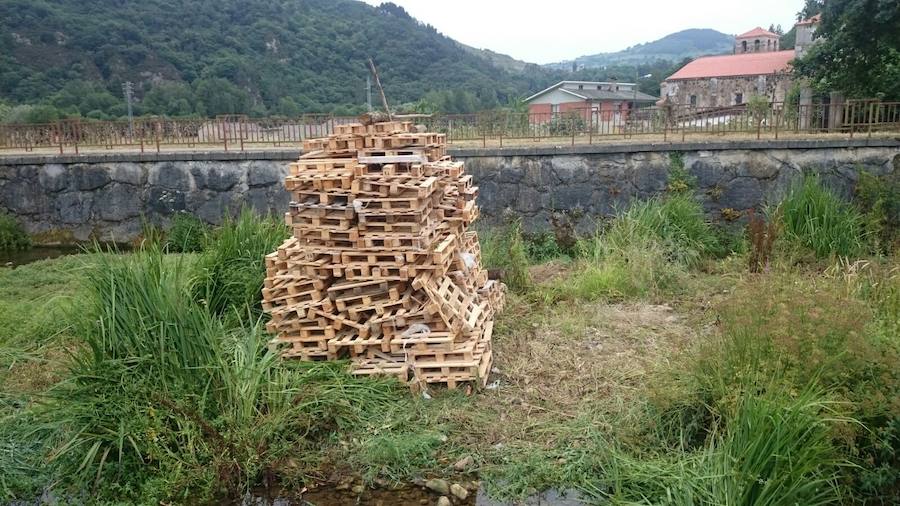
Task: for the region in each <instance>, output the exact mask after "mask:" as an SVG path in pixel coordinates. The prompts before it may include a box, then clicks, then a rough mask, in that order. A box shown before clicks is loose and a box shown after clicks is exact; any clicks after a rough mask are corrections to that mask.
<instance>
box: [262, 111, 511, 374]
mask: <svg viewBox="0 0 900 506" xmlns="http://www.w3.org/2000/svg"><path fill="white" fill-rule="evenodd" d="M334 130H335V134H334V135H331V136H329V137H328V138H326V139H322V140H315V141H312V140H311V141H309V142H306V143H304V144H305V146H304V147H305V148H306V149H307V152H306V153H305V154H304V155H303V156H302V157H301V158H300V160H298V161H297V162H296V163H294V164H291V170H290V172H291V174H290V175H289V176H288V177H287V178H286V180H285V187H286V188H287V189H288V191H289V192H290V193H291V196H292V199H293V202H292V204H291V209H290V211H289V213H288V214H287V215H286V217H285V220H286V222H287V224H288V225H289V226H290V227H291V229H292V231H293V236H294V237H292V239H291V240H289V241H286V242H285V243H284V244H282V245H281V247H279V248H278V250H276V252H274V253H273V254H271V255H267V257H266V282H265V287H264V294H263V295H264V305H265V307H266V310H267V311H268V312H269V313H270V314H271V320H270V321H269V322H268V323H267V325H266V328H267V330H269V331H270V332H272V333H275V334H276V338H275V339H273V340H272V346H277V347H278V348H279V349H280V350H281V352H282V353H283V356H285V357H298V358H300V359H302V360H333V359H335V358H340V357H345V356H347V357H350V358H351V360H352V366H351V367H352V370H353V372H354V374H360V375H373V374H388V375H395V376H397V377H398V378H400V379H401V381H406V380H407V379H408V377H409V375H410V374H413V376H414V378H415V382H414V383H413V384H412V385H413V387H415V386H416V385H420V384H426V383H430V384H445V385H447V387H448V388H455V387H457V386H458V385H459V384H461V383H462V382H473V381H484V379H485V378H486V376H487V373H488V372H489V369H490V364H491V360H492V353H491V348H490V333H491V329H492V320H491V318H492V317H493V314H494V313H495V311H496V310H498V309H499V307H500V306H501V305H502V303H503V295H504V291H503V285H502V284H501V283H499V282H493V281H490V280H488V279H487V273H486V271H484V269H483V268H481V266H480V260H481V258H480V257H481V251H480V246H479V243H478V236H477V234H475V233H468V230H467V228H468V226H469V224H470V223H471V222H472V220H474V219H475V218H477V215H478V208H477V206H476V205H475V200H476V198H477V195H478V193H477V192H478V190H477V187H475V186H474V184H473V178H472V176H471V175H468V174H465V167H464V165H463V164H462V163H460V162H453V161H452V160H450V159H449V157H447V156H446V153H445V145H446V138H445V136H444V135H442V134H435V133H418V132H412V125H411V124H410V123H408V122H383V123H375V124H371V125H365V126H364V125H363V124H361V123H356V124H346V125H335V126H334ZM411 388H412V387H411Z"/></svg>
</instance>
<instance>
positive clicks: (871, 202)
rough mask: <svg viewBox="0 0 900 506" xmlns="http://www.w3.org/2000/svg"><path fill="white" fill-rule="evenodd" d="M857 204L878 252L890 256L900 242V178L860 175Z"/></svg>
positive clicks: (864, 173)
mask: <svg viewBox="0 0 900 506" xmlns="http://www.w3.org/2000/svg"><path fill="white" fill-rule="evenodd" d="M856 202H857V204H858V206H859V208H860V209H861V210H862V211H863V212H864V213H865V224H866V230H867V231H868V232H869V234H870V237H872V239H873V240H874V241H875V248H876V250H877V251H879V252H881V253H884V254H890V253H891V251H893V249H894V248H895V246H896V245H897V244H898V242H900V176H898V175H897V174H894V175H891V176H882V177H878V176H873V175H872V174H869V173H868V172H865V171H860V173H859V182H858V183H857V185H856Z"/></svg>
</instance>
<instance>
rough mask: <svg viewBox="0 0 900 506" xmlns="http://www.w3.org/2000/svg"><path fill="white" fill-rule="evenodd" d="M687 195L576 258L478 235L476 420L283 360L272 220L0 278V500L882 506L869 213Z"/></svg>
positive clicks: (879, 234)
mask: <svg viewBox="0 0 900 506" xmlns="http://www.w3.org/2000/svg"><path fill="white" fill-rule="evenodd" d="M675 176H676V177H673V180H672V181H671V182H670V190H669V192H667V194H666V195H663V196H660V197H659V198H656V199H653V200H650V201H646V202H637V203H635V204H634V205H633V206H631V207H630V208H628V209H625V210H622V212H621V213H620V214H619V215H618V216H617V217H616V218H615V219H614V220H611V221H609V222H608V223H604V224H602V225H601V226H600V227H599V228H598V229H597V230H596V232H595V233H593V234H589V235H587V236H582V237H578V238H577V240H572V241H568V240H567V239H566V237H565V236H566V234H557V235H556V236H554V235H542V236H537V237H529V236H527V235H525V234H523V233H522V231H521V230H520V228H519V227H518V226H517V225H516V224H515V223H513V224H510V225H509V226H507V227H502V228H495V229H491V230H484V231H482V232H481V237H482V250H483V258H484V260H485V263H487V264H488V267H489V268H491V269H492V270H494V271H496V272H500V273H502V275H503V277H504V279H505V280H506V281H507V282H508V283H509V284H510V286H511V288H512V291H511V293H510V295H509V300H508V304H507V307H506V310H505V311H504V313H502V314H501V315H500V317H499V319H498V321H497V323H496V328H495V333H494V339H495V343H494V348H495V356H496V358H495V368H496V370H495V373H494V374H493V375H492V377H491V381H492V383H491V385H490V386H489V388H487V389H483V390H480V391H478V392H474V393H473V394H472V395H467V393H466V392H465V391H457V392H447V391H439V390H433V391H431V392H430V396H427V397H422V396H415V397H413V396H410V395H409V393H408V392H407V391H405V390H404V389H403V388H402V387H400V386H399V385H396V384H395V383H393V382H392V381H389V380H369V379H356V378H352V377H350V376H348V375H347V374H346V372H345V370H344V364H341V363H334V364H319V363H317V364H301V363H295V362H287V363H285V362H281V361H279V360H277V359H276V357H273V356H272V355H271V354H270V353H269V352H268V350H267V349H266V347H265V341H266V340H267V336H266V335H265V334H264V332H263V331H262V330H261V328H262V325H261V322H262V318H263V316H262V315H260V313H259V311H258V304H259V296H258V294H259V288H260V287H261V284H262V276H263V265H262V255H263V254H264V253H265V252H268V251H270V250H271V249H274V247H275V245H276V244H277V243H278V242H280V240H281V238H282V237H283V236H284V233H285V231H284V230H283V228H282V227H281V226H280V225H277V224H276V223H275V222H273V221H267V220H258V219H255V218H253V217H251V216H249V215H245V216H243V217H242V218H241V219H239V220H237V221H235V222H229V223H227V224H226V225H225V226H224V227H223V228H222V229H219V230H206V229H205V228H204V227H200V226H197V224H196V223H195V222H192V221H190V220H187V219H185V220H184V223H183V224H181V225H179V227H180V229H179V230H176V231H173V232H170V233H169V236H168V239H166V240H162V239H159V240H158V241H149V242H148V243H146V244H145V245H144V248H143V249H139V250H137V251H135V252H133V253H129V254H114V253H97V254H91V255H79V256H77V257H69V258H64V259H57V260H52V261H44V262H39V263H36V264H32V265H28V266H24V267H20V268H17V269H14V270H11V269H3V270H0V360H2V365H3V370H2V373H0V374H2V376H0V379H2V381H3V384H2V391H3V397H2V398H3V404H2V407H0V410H2V411H0V416H2V419H0V469H2V471H0V487H2V490H0V492H2V493H3V494H4V497H5V498H6V499H13V498H20V499H31V498H34V497H38V496H39V495H40V494H41V493H42V492H43V491H44V490H45V489H46V488H47V487H48V486H49V487H52V489H53V490H54V493H55V494H56V495H57V496H62V497H72V498H88V497H91V498H94V499H92V500H96V501H97V502H100V503H105V502H122V501H124V502H137V503H145V504H150V503H156V504H158V503H159V502H160V501H164V502H171V503H198V502H199V503H203V502H209V503H213V502H219V501H222V500H224V499H226V498H235V497H240V496H242V495H243V494H244V493H246V492H247V491H248V490H251V489H254V488H257V487H260V486H266V485H279V486H281V487H286V489H288V490H300V489H301V488H302V487H303V486H311V485H314V484H318V483H341V482H346V481H347V480H348V479H349V480H357V481H359V482H360V483H362V484H364V485H365V486H367V487H368V486H378V487H389V486H392V484H397V483H406V482H409V481H411V480H415V479H417V478H430V477H445V478H446V477H451V476H452V477H455V478H456V479H458V480H459V481H469V480H476V479H477V480H480V481H481V484H482V486H483V487H485V488H486V489H487V491H488V492H489V493H491V494H493V495H495V496H499V497H513V498H518V497H523V496H526V495H529V494H531V493H534V492H536V491H540V490H543V489H547V488H562V489H567V488H575V489H578V490H580V491H581V493H582V494H584V495H585V498H586V499H587V500H589V501H593V502H596V503H610V502H611V503H616V504H621V503H627V504H748V505H750V504H753V505H757V504H759V505H762V504H834V503H854V504H891V503H894V502H896V501H897V500H898V499H900V498H898V479H900V464H898V453H897V452H898V448H900V403H898V399H897V395H896V392H898V391H900V373H898V372H897V371H900V343H898V337H897V336H898V333H900V332H898V331H900V323H898V322H900V264H898V260H897V257H896V256H895V255H894V253H893V248H892V246H890V245H891V244H892V242H891V241H892V239H891V238H892V237H895V236H893V235H891V234H892V231H891V228H890V220H888V219H886V218H885V217H884V215H883V209H884V208H885V205H884V204H879V205H873V206H869V207H861V208H856V207H853V206H850V205H849V204H845V203H843V202H842V201H841V200H840V199H838V198H837V197H835V196H834V195H833V194H831V193H830V192H828V191H827V190H825V189H823V187H822V186H821V184H819V183H818V182H817V181H815V180H807V181H804V182H803V184H802V185H798V186H797V187H795V188H794V190H793V191H791V192H790V193H789V195H788V196H787V198H786V200H785V202H783V203H782V204H781V205H780V206H778V207H777V208H773V209H771V210H770V212H769V213H767V214H766V215H765V216H756V217H754V218H753V219H752V220H751V226H750V227H749V232H748V233H747V234H736V233H731V234H729V233H724V232H722V231H720V230H718V229H717V228H716V227H714V226H712V225H710V224H709V223H708V222H707V221H706V219H705V217H704V214H703V212H702V210H701V208H700V206H699V205H698V204H697V202H696V201H695V200H694V199H693V198H692V196H691V189H690V181H689V180H687V181H685V180H682V179H679V178H678V177H677V176H678V174H675ZM873 209H874V210H876V211H878V210H881V211H878V212H882V214H881V215H877V216H876V215H873V211H872V210H873ZM754 223H755V224H754ZM876 225H877V226H878V227H879V228H877V229H876V228H874V227H876ZM176 250H177V251H178V252H175V251H176ZM466 457H470V458H468V459H466ZM461 460H462V461H463V462H464V463H465V465H460V466H455V464H456V463H457V462H459V461H461ZM361 494H362V495H363V496H365V492H364V491H363V492H361Z"/></svg>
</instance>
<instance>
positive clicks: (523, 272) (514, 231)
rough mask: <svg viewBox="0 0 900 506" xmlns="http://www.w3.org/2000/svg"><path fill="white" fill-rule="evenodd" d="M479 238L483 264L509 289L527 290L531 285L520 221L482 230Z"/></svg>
mask: <svg viewBox="0 0 900 506" xmlns="http://www.w3.org/2000/svg"><path fill="white" fill-rule="evenodd" d="M479 238H480V242H481V259H482V263H483V264H484V266H485V267H486V268H487V269H489V270H492V271H495V272H497V273H498V274H500V277H501V279H502V280H503V282H504V283H506V285H507V286H508V287H509V288H510V289H511V290H514V291H517V292H525V291H527V290H528V289H529V288H530V287H531V278H530V276H529V275H528V265H529V261H528V251H527V247H526V242H525V239H524V237H523V236H522V226H521V223H519V222H518V221H514V222H512V223H510V224H508V225H507V226H505V227H502V228H499V229H494V230H491V231H485V232H482V233H481V235H479Z"/></svg>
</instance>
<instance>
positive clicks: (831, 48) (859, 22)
mask: <svg viewBox="0 0 900 506" xmlns="http://www.w3.org/2000/svg"><path fill="white" fill-rule="evenodd" d="M811 2H812V3H813V4H814V5H819V3H818V2H816V1H815V0H810V1H809V2H807V4H808V7H809V4H810V3H811ZM821 8H822V21H821V23H820V25H819V27H818V28H817V31H816V34H817V36H819V37H821V40H819V41H818V42H817V43H816V44H814V45H813V46H812V47H811V48H810V49H809V52H808V53H806V54H805V55H804V57H803V58H802V59H800V60H798V61H796V62H795V63H794V68H795V70H796V71H797V72H798V74H799V75H801V76H803V77H806V78H808V79H809V81H810V83H811V84H812V86H813V87H814V88H815V89H816V90H818V91H820V92H829V91H840V92H843V93H844V94H845V95H846V96H848V97H850V98H881V99H886V100H897V99H900V36H898V34H900V3H897V2H885V1H882V0H830V1H828V2H827V3H825V4H824V5H821ZM806 13H807V12H806V11H804V12H803V14H806Z"/></svg>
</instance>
